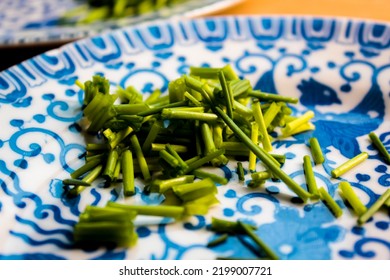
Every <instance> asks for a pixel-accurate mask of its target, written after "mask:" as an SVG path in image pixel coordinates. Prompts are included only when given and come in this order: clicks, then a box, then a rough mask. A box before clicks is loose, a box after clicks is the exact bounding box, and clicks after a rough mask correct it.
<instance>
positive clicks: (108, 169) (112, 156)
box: [103, 149, 119, 180]
mask: <svg viewBox="0 0 390 280" xmlns="http://www.w3.org/2000/svg"><path fill="white" fill-rule="evenodd" d="M118 158H119V154H118V150H117V149H114V150H111V151H110V152H109V153H108V157H107V162H106V166H105V167H104V171H103V176H104V177H106V178H107V179H108V180H112V178H113V176H114V172H115V167H116V163H117V161H118Z"/></svg>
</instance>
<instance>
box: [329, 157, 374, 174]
mask: <svg viewBox="0 0 390 280" xmlns="http://www.w3.org/2000/svg"><path fill="white" fill-rule="evenodd" d="M367 158H368V154H367V153H366V152H362V153H360V154H358V155H357V156H355V157H354V158H351V159H350V160H347V161H346V162H345V163H343V164H342V165H340V166H339V167H337V168H335V169H333V170H332V171H331V174H332V177H333V178H338V177H340V176H341V175H343V174H344V173H346V172H347V171H349V170H351V169H352V168H354V167H356V166H357V165H359V164H360V163H362V162H363V161H365V160H366V159H367Z"/></svg>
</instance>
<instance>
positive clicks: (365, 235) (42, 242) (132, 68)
mask: <svg viewBox="0 0 390 280" xmlns="http://www.w3.org/2000/svg"><path fill="white" fill-rule="evenodd" d="M388 34H390V26H388V25H386V24H384V23H375V22H370V21H360V20H349V19H334V18H310V17H307V18H301V17H266V16H265V17H258V16H254V17H236V18H235V17H226V18H207V19H198V20H187V21H175V20H171V21H161V22H157V23H148V24H143V25H138V26H136V27H129V28H125V29H118V30H115V31H111V32H109V33H106V34H104V35H100V36H97V37H93V38H87V39H83V40H80V41H77V42H74V43H71V44H67V45H65V46H63V47H61V48H60V49H56V50H53V51H50V52H47V53H45V54H42V55H39V56H37V57H34V58H32V59H30V60H28V61H25V62H23V63H21V64H19V65H16V66H14V67H12V68H10V69H7V70H5V71H3V72H1V73H0V113H1V118H0V127H1V129H0V221H1V224H0V259H214V258H216V257H217V256H225V257H229V256H230V257H237V258H256V257H257V256H256V255H255V254H254V252H253V251H251V250H249V249H248V248H247V247H245V246H244V245H242V243H241V242H240V241H238V240H237V238H236V237H233V236H232V237H229V239H228V241H227V242H226V243H224V244H221V245H220V246H217V247H215V248H212V249H211V248H206V244H207V242H208V241H209V240H211V239H213V238H215V236H216V235H215V233H213V232H211V231H210V230H209V229H208V226H209V224H210V221H211V217H213V216H214V217H219V218H223V219H229V220H237V219H241V220H245V221H248V222H250V223H253V224H255V225H257V226H258V230H257V234H258V235H259V236H260V237H261V239H262V240H263V241H264V242H265V243H267V244H268V245H269V247H270V248H272V250H274V251H275V253H276V254H277V255H279V256H280V258H282V259H389V257H390V229H389V223H390V219H389V212H388V209H387V210H386V209H382V210H380V211H379V212H378V213H376V214H375V215H374V217H373V219H371V220H370V221H368V222H367V223H366V224H365V225H364V226H362V227H359V226H357V223H356V220H357V217H356V215H355V214H354V213H353V211H352V210H351V209H350V208H349V207H347V206H346V205H345V203H344V202H343V200H342V198H341V197H340V194H339V192H338V190H337V186H338V184H339V182H340V181H342V180H347V181H349V182H350V183H351V185H352V186H353V188H354V190H355V191H356V193H357V194H358V196H359V197H360V198H361V200H362V201H363V203H364V204H366V205H367V206H370V205H372V203H373V202H374V201H375V200H376V199H377V198H378V197H379V195H380V194H382V193H384V191H385V190H386V189H387V188H388V187H389V186H390V168H389V165H386V164H385V162H384V161H383V159H382V157H380V156H379V155H378V152H377V151H376V149H374V148H373V146H372V145H371V142H370V141H369V138H368V133H369V132H371V131H375V132H376V133H377V134H378V135H379V137H380V139H381V140H382V141H383V142H384V144H385V146H386V147H387V149H390V130H389V127H390V126H389V122H390V95H389V94H390V64H389V57H390V48H389V45H390V37H389V36H388ZM228 63H229V64H231V65H232V66H233V68H234V69H235V70H236V71H237V73H238V74H239V75H240V76H243V77H245V78H247V79H249V80H250V81H251V83H252V85H253V86H255V87H256V88H258V89H261V90H263V91H266V92H276V93H278V94H281V95H288V96H292V97H297V98H299V100H300V105H298V106H294V108H295V109H294V110H295V111H294V114H300V113H302V112H304V111H306V110H308V109H310V110H313V111H314V112H315V118H314V120H313V123H314V124H315V125H316V130H315V131H314V132H313V131H312V132H307V133H302V134H299V135H296V136H295V137H290V138H287V139H284V140H280V141H275V142H274V146H273V148H274V150H273V152H274V153H278V154H286V156H287V160H286V163H285V165H284V166H283V170H284V171H285V172H286V173H287V174H289V175H290V176H291V177H292V178H294V180H296V181H297V182H298V183H299V184H301V185H302V187H305V184H304V182H305V179H304V175H303V170H302V157H303V155H306V154H310V150H309V147H308V144H307V141H308V139H309V138H310V137H312V136H316V137H317V138H318V139H319V141H320V143H321V146H322V148H323V151H324V153H325V157H326V161H325V162H324V164H323V165H316V166H315V167H314V171H315V175H316V180H317V184H318V185H319V186H323V187H325V189H327V190H328V191H329V193H330V194H331V195H332V196H333V197H334V199H335V200H336V201H337V202H338V203H339V205H340V206H341V207H342V209H343V215H342V216H341V217H340V218H338V219H336V218H334V216H333V215H332V214H331V213H330V212H329V209H328V208H327V207H326V206H325V205H324V204H323V203H322V202H321V201H317V202H310V203H308V204H306V205H302V204H299V203H294V202H296V198H294V197H295V195H294V193H292V192H291V191H290V190H289V189H288V188H287V187H286V186H285V185H284V184H283V183H282V182H272V181H269V182H268V181H267V183H266V184H265V186H263V187H261V188H258V189H249V188H248V187H247V186H246V184H243V183H239V182H238V179H237V174H236V172H235V167H236V165H235V162H234V161H231V163H229V164H228V165H227V166H226V167H224V168H220V169H218V170H217V172H218V174H221V175H223V174H224V175H225V176H227V177H228V178H229V183H228V185H225V186H218V198H219V200H220V201H221V203H220V204H219V205H217V206H215V207H213V208H212V209H211V211H210V213H209V214H208V215H206V216H196V217H192V218H190V219H188V220H186V221H185V222H176V223H171V224H160V225H156V224H154V223H155V221H150V220H149V221H146V220H139V221H137V233H138V235H139V240H138V243H137V245H136V246H134V247H132V248H129V249H124V248H115V249H112V248H111V249H106V248H100V249H95V250H90V251H85V250H80V249H75V248H73V246H72V228H73V225H74V224H75V223H76V222H77V221H78V215H79V214H80V212H82V211H83V210H84V208H85V206H86V205H90V204H93V205H101V206H103V205H105V204H106V202H107V201H109V200H116V201H119V202H123V203H133V204H137V203H142V204H153V203H157V202H158V199H159V198H158V197H156V196H147V195H144V194H142V189H143V183H142V181H140V180H138V181H137V194H136V196H135V197H132V198H128V199H126V200H125V199H124V198H123V194H122V192H121V189H120V188H101V187H99V186H96V187H93V188H88V189H87V190H85V191H84V192H83V193H82V194H81V196H80V197H78V198H75V199H71V200H69V199H65V198H64V197H63V193H62V192H63V188H62V184H61V180H62V179H64V178H67V177H68V176H69V172H71V171H72V170H74V169H75V168H77V167H79V166H80V165H81V164H82V163H83V161H82V160H78V155H80V154H82V153H83V151H84V145H85V142H84V138H83V137H82V135H81V133H80V132H79V130H78V128H79V126H78V125H77V123H78V121H79V120H80V118H81V110H80V108H81V104H82V92H81V90H79V88H77V87H76V86H75V85H74V82H75V80H76V79H79V80H81V81H86V80H88V79H90V78H91V77H92V76H93V75H94V74H102V75H104V76H105V77H106V78H108V79H109V80H110V81H111V82H112V88H115V86H116V85H121V86H124V87H125V86H128V85H133V86H135V87H136V88H137V89H139V90H140V91H142V92H144V93H145V94H147V93H149V92H151V90H153V89H155V88H161V89H162V90H163V91H166V89H167V84H168V81H169V80H172V79H175V78H177V77H179V76H180V75H181V74H183V73H187V72H188V67H189V66H190V65H193V66H212V67H221V66H224V65H225V64H228ZM363 151H366V152H368V153H369V159H368V160H366V161H365V162H364V163H362V164H361V165H359V166H358V167H356V168H354V169H353V170H351V171H350V172H348V173H346V174H345V175H343V176H342V177H341V178H340V179H331V176H330V171H331V170H332V169H333V168H334V167H336V166H338V165H339V164H341V163H342V162H344V161H346V160H347V159H349V158H352V157H353V156H355V155H357V154H359V153H360V152H363ZM244 167H247V163H244ZM246 180H247V182H248V181H249V180H250V174H247V175H246ZM247 182H246V183H247Z"/></svg>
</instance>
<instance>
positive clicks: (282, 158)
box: [269, 154, 286, 164]
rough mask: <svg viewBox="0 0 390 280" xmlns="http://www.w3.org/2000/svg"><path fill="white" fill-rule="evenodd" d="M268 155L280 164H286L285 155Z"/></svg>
mask: <svg viewBox="0 0 390 280" xmlns="http://www.w3.org/2000/svg"><path fill="white" fill-rule="evenodd" d="M269 155H270V156H271V157H273V158H274V159H276V160H277V161H278V162H279V163H280V164H284V163H285V162H286V156H285V155H278V154H269Z"/></svg>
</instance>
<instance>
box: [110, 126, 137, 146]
mask: <svg viewBox="0 0 390 280" xmlns="http://www.w3.org/2000/svg"><path fill="white" fill-rule="evenodd" d="M132 132H133V129H132V128H131V127H130V126H128V127H127V128H125V129H122V130H121V131H118V132H117V133H115V138H114V139H113V140H112V141H111V142H110V141H109V143H110V147H111V149H114V148H115V147H116V146H118V145H119V143H120V142H122V140H123V139H125V138H126V137H127V136H128V135H129V134H130V133H132Z"/></svg>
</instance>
